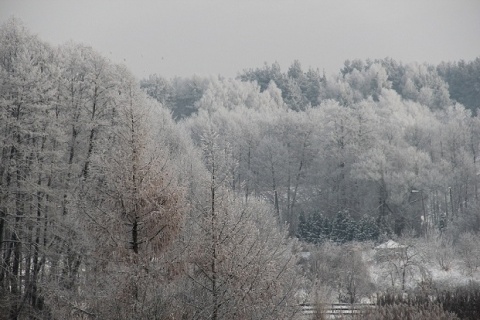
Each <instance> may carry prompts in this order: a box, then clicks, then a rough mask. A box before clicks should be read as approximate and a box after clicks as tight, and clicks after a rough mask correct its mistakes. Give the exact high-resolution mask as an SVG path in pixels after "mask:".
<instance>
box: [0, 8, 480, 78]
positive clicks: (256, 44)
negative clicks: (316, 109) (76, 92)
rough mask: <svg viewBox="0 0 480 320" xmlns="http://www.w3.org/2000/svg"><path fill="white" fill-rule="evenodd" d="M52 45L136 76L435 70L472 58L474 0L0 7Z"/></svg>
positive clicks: (2, 15) (479, 43)
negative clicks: (73, 48) (96, 55)
mask: <svg viewBox="0 0 480 320" xmlns="http://www.w3.org/2000/svg"><path fill="white" fill-rule="evenodd" d="M12 15H14V16H15V17H17V18H19V19H21V20H22V21H23V22H24V24H25V25H26V26H27V28H29V30H30V31H31V32H33V33H36V34H38V35H39V36H40V38H41V39H43V40H45V41H48V42H50V43H52V44H61V43H64V42H66V41H68V40H74V41H75V42H82V43H84V44H88V45H91V46H92V47H94V48H95V49H97V50H98V51H99V52H101V53H102V54H104V55H105V56H107V57H109V58H110V59H111V60H112V61H115V62H124V63H125V64H126V65H128V66H129V67H130V69H131V70H132V71H133V72H134V73H135V74H136V75H137V76H138V77H145V76H147V75H149V74H152V73H157V74H160V75H163V76H165V77H168V78H169V77H173V76H175V75H179V76H190V75H193V74H198V75H208V74H213V75H218V74H221V75H224V76H227V77H234V76H235V75H236V74H237V73H238V72H240V71H242V70H243V69H245V68H255V67H261V66H262V65H263V63H264V62H268V63H269V64H270V63H272V62H274V61H278V62H279V63H280V65H281V66H282V68H284V69H285V68H287V67H288V66H289V65H290V63H291V62H292V61H293V60H295V59H298V60H299V61H300V62H301V63H302V66H303V67H304V69H306V68H308V67H309V66H311V67H314V68H320V69H325V71H326V72H327V74H331V73H334V72H337V71H338V70H339V69H340V68H341V67H342V65H343V62H344V61H345V60H346V59H355V58H362V59H365V58H384V57H387V56H389V57H392V58H394V59H397V60H401V61H403V62H410V61H418V62H425V61H427V62H431V63H438V62H440V61H442V60H444V61H447V60H450V61H451V60H459V59H465V60H471V59H474V58H475V57H477V56H480V1H479V0H398V1H394V0H363V1H362V0H343V1H342V0H190V1H186V0H176V1H167V0H164V1H162V0H157V1H147V0H137V1H133V0H131V1H125V0H115V1H113V0H111V1H106V0H82V1H73V0H72V1H68V0H57V1H52V0H42V1H40V0H28V1H27V0H0V22H2V23H3V22H4V21H5V20H6V19H8V17H10V16H12Z"/></svg>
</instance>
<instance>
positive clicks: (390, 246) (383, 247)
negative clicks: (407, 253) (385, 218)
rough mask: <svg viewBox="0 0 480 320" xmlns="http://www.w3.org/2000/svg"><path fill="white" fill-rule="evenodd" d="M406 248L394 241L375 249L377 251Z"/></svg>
mask: <svg viewBox="0 0 480 320" xmlns="http://www.w3.org/2000/svg"><path fill="white" fill-rule="evenodd" d="M405 247H406V246H405V245H403V244H399V243H398V242H395V241H393V240H388V241H387V242H384V243H382V244H380V245H378V246H376V247H375V249H395V248H405Z"/></svg>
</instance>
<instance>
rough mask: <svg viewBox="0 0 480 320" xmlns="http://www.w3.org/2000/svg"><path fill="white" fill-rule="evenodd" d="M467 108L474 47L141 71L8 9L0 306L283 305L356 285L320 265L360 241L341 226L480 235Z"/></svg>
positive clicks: (203, 308) (16, 309) (260, 309)
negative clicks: (183, 73)
mask: <svg viewBox="0 0 480 320" xmlns="http://www.w3.org/2000/svg"><path fill="white" fill-rule="evenodd" d="M478 108H480V58H477V59H475V60H474V61H459V62H445V63H441V64H439V65H438V66H434V65H429V64H425V63H424V64H418V63H408V64H404V63H402V62H398V61H395V60H393V59H391V58H385V59H378V60H367V61H362V60H353V61H346V62H345V64H344V67H343V68H342V70H340V71H339V72H338V74H336V75H331V76H329V75H325V74H324V73H323V72H320V71H319V70H317V69H312V68H309V69H308V70H307V71H304V70H303V69H302V66H301V63H300V62H299V61H294V62H293V63H292V64H291V66H290V67H289V68H288V70H287V71H282V70H281V68H280V66H279V64H278V63H273V64H271V65H270V64H265V65H264V66H263V67H261V68H256V69H250V70H244V71H242V72H240V73H239V74H238V77H237V78H236V79H231V78H228V79H227V78H223V77H221V76H218V77H207V78H204V77H198V76H193V77H190V78H173V79H166V78H164V77H162V76H160V75H156V74H153V75H152V76H150V77H149V78H148V79H142V80H140V81H138V79H136V78H135V77H134V76H133V75H132V73H131V72H130V71H129V70H128V69H127V68H126V67H125V66H123V65H118V64H114V63H112V62H110V61H109V60H108V59H107V58H105V57H103V56H102V55H100V54H99V53H97V52H96V51H95V50H94V49H92V48H90V47H88V46H85V45H81V44H76V43H73V42H70V43H67V44H64V45H61V46H52V45H50V44H48V43H46V42H44V41H42V40H41V39H39V37H38V36H36V35H34V34H33V33H32V32H30V31H29V30H26V28H25V27H24V26H23V25H22V24H21V22H19V21H18V20H16V19H10V20H9V21H8V22H7V23H5V24H4V25H2V26H1V27H0V152H1V153H0V319H12V320H14V319H212V320H216V319H292V318H295V317H296V316H297V315H298V313H299V311H300V308H299V306H300V303H303V302H304V301H305V299H310V298H311V297H312V296H313V295H314V294H316V290H317V289H316V286H324V287H329V288H336V290H337V291H338V292H337V293H338V296H339V298H338V299H339V300H342V299H347V300H348V299H349V300H350V301H351V302H355V301H357V300H358V298H359V297H360V295H361V290H360V289H362V290H363V289H365V288H367V287H370V286H371V284H370V283H368V284H367V283H366V284H365V286H364V287H362V288H359V289H358V291H355V290H356V287H355V288H354V289H355V290H354V293H352V290H351V289H352V287H351V282H350V284H348V283H347V284H346V285H344V283H343V282H341V281H339V282H335V283H331V284H330V283H328V281H329V279H328V278H329V277H330V276H329V275H328V272H327V270H328V269H329V267H328V265H329V264H328V263H340V265H342V267H341V268H343V266H344V265H345V264H348V262H346V261H343V262H342V261H340V260H338V258H339V256H340V255H342V252H343V253H345V252H347V253H348V254H343V255H344V256H345V257H350V258H352V260H351V261H356V260H355V259H359V257H358V256H357V253H355V250H353V249H348V248H352V246H354V245H352V244H355V243H360V244H361V243H373V244H379V243H381V242H383V241H386V240H388V239H402V238H405V237H407V236H408V237H409V239H410V240H411V241H412V242H411V243H413V242H414V241H418V242H416V244H417V245H416V246H417V247H420V245H418V243H419V242H421V241H430V242H428V243H431V248H432V250H436V249H435V248H445V246H444V245H443V242H442V241H443V240H442V239H448V241H449V242H448V243H449V245H451V247H454V246H456V247H459V248H463V249H462V250H463V251H459V252H460V253H462V252H463V254H464V256H465V252H468V250H474V249H472V248H475V247H476V244H478V243H479V241H478V232H479V231H480V210H479V209H480V200H479V193H480V191H479V190H478V189H479V183H480V177H479V173H480V170H479V169H480V168H479V164H478V162H479V159H478V157H479V153H480V119H479V118H478V116H477V110H478ZM419 239H420V240H419ZM438 239H440V240H438ZM459 242H461V243H463V244H464V246H463V247H461V246H457V245H456V244H457V243H459ZM339 244H343V245H344V246H345V247H339ZM468 245H470V247H468ZM412 247H413V245H412ZM307 248H309V249H307ZM339 248H347V249H339ZM409 248H410V245H409ZM327 249H328V250H327ZM306 250H309V252H306ZM345 250H346V251H345ZM406 252H407V253H406V256H405V257H404V258H405V259H404V264H403V265H402V268H403V269H402V270H403V271H405V270H407V268H409V267H410V266H413V265H414V264H413V263H412V261H413V256H409V255H408V252H409V251H406ZM425 252H428V250H426V251H425ZM442 252H443V251H442ZM445 252H447V251H445ZM305 253H308V254H311V256H312V258H311V259H310V260H309V261H307V262H305V261H303V262H302V260H305V256H306V254H305ZM336 253H337V255H335V254H336ZM460 253H459V255H460ZM464 256H462V257H464ZM467 256H468V254H467ZM464 258H465V259H467V258H468V257H466V256H465V257H464ZM314 259H317V260H318V261H323V262H322V263H323V265H324V267H325V268H324V271H319V270H320V269H318V267H319V266H321V264H320V263H314ZM432 259H433V258H432ZM470 259H471V257H470ZM317 260H315V261H317ZM318 261H317V262H318ZM442 261H443V262H445V263H447V262H448V261H444V260H442ZM468 261H470V260H468ZM359 264H361V263H359ZM330 266H331V265H330ZM469 266H470V267H471V271H472V272H475V271H476V270H477V268H478V267H479V266H480V261H476V260H475V261H470V264H469ZM313 267H315V270H313V271H312V268H313ZM339 268H340V267H339ZM397 269H398V268H397ZM348 270H350V269H348ZM348 275H349V276H350V275H355V277H363V278H364V279H367V278H368V277H364V275H365V270H364V269H362V270H360V269H358V268H357V269H352V271H351V272H350V273H348ZM335 277H336V276H335ZM405 277H406V276H405V272H403V278H402V279H401V281H400V280H399V281H400V282H399V283H401V289H402V290H405V289H406V278H405ZM330 278H331V277H330ZM322 279H323V280H322ZM338 279H340V278H338ZM349 279H350V278H349ZM352 279H353V278H351V279H350V280H352ZM355 279H357V278H355ZM392 279H393V278H392ZM330 280H331V279H330ZM340 282H341V283H340ZM391 282H392V287H395V286H396V282H395V281H394V280H392V281H391ZM394 282H395V283H394ZM339 283H340V284H339ZM349 285H350V286H349ZM345 288H347V294H346V295H345V293H344V289H345ZM348 290H350V291H348ZM370 291H372V290H371V289H368V290H367V289H365V294H367V293H368V292H370ZM299 292H309V294H310V293H311V294H310V295H309V296H308V297H307V298H304V297H301V295H299ZM337 293H335V294H337ZM345 297H347V298H345ZM432 312H433V311H432ZM435 312H437V313H436V314H440V313H442V312H443V311H439V310H437V309H435ZM425 319H426V318H425ZM445 319H447V318H445ZM448 319H450V318H448ZM452 319H453V318H452Z"/></svg>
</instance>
